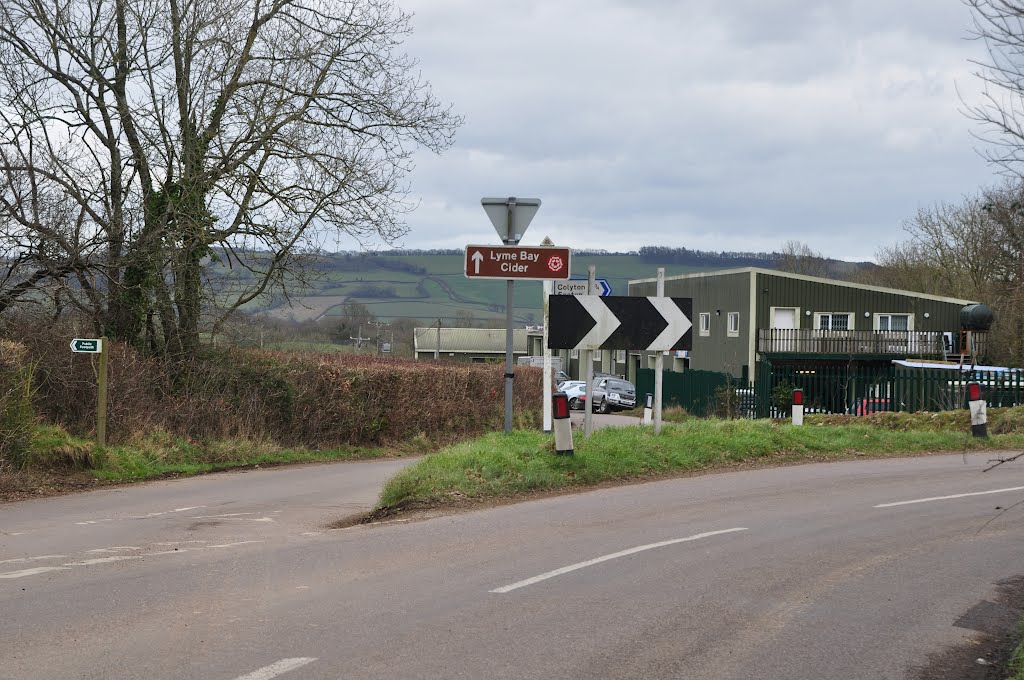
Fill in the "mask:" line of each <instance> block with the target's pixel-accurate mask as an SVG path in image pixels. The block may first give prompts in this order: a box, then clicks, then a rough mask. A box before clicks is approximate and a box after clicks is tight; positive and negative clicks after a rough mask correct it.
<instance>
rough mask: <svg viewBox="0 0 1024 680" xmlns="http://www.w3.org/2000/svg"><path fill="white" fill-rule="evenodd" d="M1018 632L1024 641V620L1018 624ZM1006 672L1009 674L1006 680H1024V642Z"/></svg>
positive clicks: (1012, 657) (1011, 659) (1019, 646)
mask: <svg viewBox="0 0 1024 680" xmlns="http://www.w3.org/2000/svg"><path fill="white" fill-rule="evenodd" d="M1017 632H1018V635H1019V636H1020V638H1021V639H1022V640H1024V619H1022V620H1021V622H1020V624H1018V627H1017ZM1006 671H1007V673H1009V675H1007V676H1006V680H1024V641H1022V642H1021V643H1020V644H1019V645H1018V646H1017V649H1015V650H1014V652H1013V656H1011V657H1010V663H1009V664H1008V666H1007V669H1006Z"/></svg>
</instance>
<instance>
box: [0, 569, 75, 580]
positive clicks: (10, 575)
mask: <svg viewBox="0 0 1024 680" xmlns="http://www.w3.org/2000/svg"><path fill="white" fill-rule="evenodd" d="M48 571H67V567H35V568H33V569H22V570H21V571H8V572H5V573H3V574H0V578H21V577H22V576H35V575H36V574H45V573H46V572H48Z"/></svg>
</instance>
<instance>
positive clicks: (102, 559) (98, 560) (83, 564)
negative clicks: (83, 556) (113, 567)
mask: <svg viewBox="0 0 1024 680" xmlns="http://www.w3.org/2000/svg"><path fill="white" fill-rule="evenodd" d="M140 559H142V557H140V556H139V555H114V556H113V557H96V558H94V559H91V560H82V561H81V562H65V563H64V566H65V567H88V566H89V565H91V564H106V563H107V562H121V561H124V560H140Z"/></svg>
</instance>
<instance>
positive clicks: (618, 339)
mask: <svg viewBox="0 0 1024 680" xmlns="http://www.w3.org/2000/svg"><path fill="white" fill-rule="evenodd" d="M601 301H602V302H604V304H605V306H606V307H607V308H608V309H609V310H611V313H612V314H614V315H615V317H616V318H617V319H618V320H619V321H621V322H622V323H621V325H620V326H619V327H618V328H616V329H615V332H614V333H612V334H611V335H609V336H608V339H607V340H605V341H604V342H603V343H601V347H602V348H604V349H644V348H646V347H647V346H648V345H650V344H651V343H652V342H654V340H655V339H656V338H657V337H658V336H659V335H661V332H662V331H663V330H665V329H666V328H668V321H666V320H665V317H663V316H662V315H661V312H659V311H658V310H657V309H655V308H654V305H652V304H651V303H650V302H649V301H648V300H647V298H645V297H603V298H601Z"/></svg>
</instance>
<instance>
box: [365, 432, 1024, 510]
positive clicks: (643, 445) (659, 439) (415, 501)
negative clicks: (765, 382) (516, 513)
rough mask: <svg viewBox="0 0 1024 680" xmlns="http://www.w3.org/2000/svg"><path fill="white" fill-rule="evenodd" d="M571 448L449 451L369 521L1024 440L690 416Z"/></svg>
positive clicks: (526, 441)
mask: <svg viewBox="0 0 1024 680" xmlns="http://www.w3.org/2000/svg"><path fill="white" fill-rule="evenodd" d="M851 420H852V419H851ZM860 420H861V421H863V419H860ZM574 443H575V451H576V455H574V456H556V455H554V454H553V448H554V447H553V440H552V437H551V435H545V434H543V433H540V432H525V431H520V432H514V433H512V434H511V435H508V436H506V435H504V434H489V435H485V436H484V437H481V438H479V439H476V440H473V441H470V442H465V443H462V444H457V445H455V446H451V447H449V448H447V449H444V450H442V451H440V452H438V453H436V454H433V455H430V456H428V457H426V458H424V459H423V460H421V461H420V462H418V463H417V464H415V465H413V466H411V467H409V468H406V469H405V470H403V471H402V472H400V473H399V474H398V475H397V476H396V477H394V478H393V479H391V481H389V482H388V484H387V485H386V486H385V488H384V490H383V492H382V493H381V497H380V500H379V502H378V506H377V509H376V510H375V513H374V514H375V516H384V515H387V514H391V513H393V512H395V511H398V510H401V509H404V508H409V507H417V508H419V507H430V506H437V505H444V504H448V503H458V502H462V501H466V500H469V499H489V498H499V497H508V496H516V495H520V494H523V493H528V492H543V491H554V490H559V489H572V488H576V487H583V486H592V485H596V484H600V483H604V482H609V481H615V480H633V479H643V478H649V477H655V476H663V475H666V474H673V473H683V472H690V471H698V470H709V469H715V468H725V467H735V466H738V465H757V464H764V463H788V462H797V461H825V460H837V459H843V458H850V457H856V456H873V457H885V456H899V455H908V454H915V453H926V452H941V451H964V450H981V449H1010V448H1020V447H1024V434H1006V435H998V436H994V437H990V438H988V439H976V438H973V437H971V435H970V434H969V432H966V431H959V432H952V431H942V430H918V429H915V430H901V429H895V428H884V427H879V426H878V425H877V424H868V423H866V422H854V423H851V424H843V425H826V424H823V423H822V424H818V425H814V426H806V427H793V426H791V425H788V424H783V423H779V422H774V421H767V420H714V419H688V420H684V421H682V422H680V423H675V424H666V426H665V428H664V429H663V431H662V434H661V436H655V435H654V433H653V431H652V429H651V428H642V427H626V428H606V429H602V430H598V431H597V432H595V433H594V434H593V435H592V436H591V437H590V439H589V440H588V439H584V438H583V437H582V436H579V435H577V436H576V438H575V442H574Z"/></svg>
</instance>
